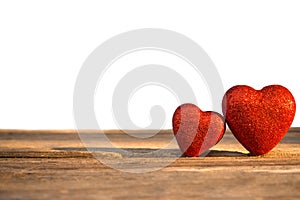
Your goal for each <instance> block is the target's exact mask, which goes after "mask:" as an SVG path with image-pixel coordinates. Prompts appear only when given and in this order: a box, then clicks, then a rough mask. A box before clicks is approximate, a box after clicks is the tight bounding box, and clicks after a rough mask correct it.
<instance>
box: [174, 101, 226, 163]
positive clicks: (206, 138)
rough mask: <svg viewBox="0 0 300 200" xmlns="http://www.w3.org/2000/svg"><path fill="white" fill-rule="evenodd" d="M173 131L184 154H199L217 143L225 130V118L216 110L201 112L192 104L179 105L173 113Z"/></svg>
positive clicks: (191, 155) (192, 155)
mask: <svg viewBox="0 0 300 200" xmlns="http://www.w3.org/2000/svg"><path fill="white" fill-rule="evenodd" d="M172 124H173V132H174V135H175V137H176V140H177V143H178V145H179V148H180V149H181V151H182V152H183V153H184V155H185V156H190V157H194V156H199V155H200V154H202V153H203V152H205V151H207V150H208V149H210V148H211V147H212V146H214V145H215V144H217V143H218V142H219V141H220V140H221V139H222V137H223V135H224V132H225V128H226V126H225V120H224V118H223V117H222V116H221V115H220V114H219V113H216V112H211V111H209V112H203V111H201V110H200V109H199V108H198V107H197V106H196V105H194V104H183V105H181V106H179V107H178V108H177V109H176V110H175V112H174V115H173V120H172Z"/></svg>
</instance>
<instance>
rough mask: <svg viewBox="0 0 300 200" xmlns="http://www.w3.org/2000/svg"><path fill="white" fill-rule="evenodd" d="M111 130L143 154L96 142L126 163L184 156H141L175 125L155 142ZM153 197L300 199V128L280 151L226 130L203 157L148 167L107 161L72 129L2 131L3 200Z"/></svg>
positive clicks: (173, 150)
mask: <svg viewBox="0 0 300 200" xmlns="http://www.w3.org/2000/svg"><path fill="white" fill-rule="evenodd" d="M149 132H151V131H136V133H140V134H145V135H147V134H148V133H149ZM105 133H106V134H107V137H109V139H110V140H111V141H112V143H113V144H114V145H115V146H117V147H119V148H123V149H125V150H127V151H130V152H133V153H137V155H138V156H126V155H125V156H124V155H119V153H118V152H114V151H113V150H109V149H108V150H106V151H104V152H103V151H102V150H101V146H100V147H99V146H95V147H97V148H98V149H97V148H96V149H95V155H96V154H97V153H98V154H100V155H101V156H104V157H106V158H109V159H110V158H111V159H112V160H117V162H118V163H119V165H118V167H119V168H120V169H127V168H128V167H129V168H130V166H133V168H134V167H136V165H134V163H135V164H136V163H149V166H150V167H151V166H152V165H151V164H153V163H164V162H165V163H168V162H169V161H170V159H171V157H172V156H175V157H176V156H180V151H179V150H178V146H177V145H176V144H173V146H172V145H171V147H170V148H168V149H165V150H164V151H162V152H161V154H151V153H150V154H147V156H140V155H144V154H143V153H144V152H151V151H153V150H156V149H159V148H162V147H164V146H165V145H166V144H168V142H169V141H170V140H171V139H172V138H173V135H172V132H171V131H170V130H166V131H162V132H160V133H158V134H157V135H156V136H155V137H152V138H151V139H149V140H140V139H135V138H132V137H130V136H128V135H126V134H125V133H123V132H121V131H113V130H112V131H105ZM84 134H86V135H88V136H93V134H94V135H97V134H99V133H98V132H97V131H85V132H84ZM110 151H111V152H110ZM134 155H135V154H134ZM169 155H170V158H169ZM172 159H173V158H172ZM172 159H171V160H172ZM150 170H151V169H150ZM154 198H155V199H183V198H185V199H211V198H213V199H300V129H299V128H292V129H291V130H290V131H289V133H287V135H286V136H285V138H284V139H283V140H282V141H281V143H280V144H279V145H278V146H277V147H276V148H275V149H273V150H272V151H271V152H270V153H269V154H267V155H264V156H258V157H256V156H249V155H248V152H247V151H246V150H245V149H244V148H243V147H242V146H241V145H240V144H239V143H238V142H237V140H236V139H235V138H234V137H233V135H232V134H231V133H230V132H227V133H226V134H225V136H224V138H223V139H222V140H221V142H220V143H219V144H217V145H216V146H215V147H214V148H213V149H212V151H210V152H209V154H208V155H206V156H205V157H197V158H186V157H179V158H178V159H176V160H174V161H173V162H171V163H170V164H169V165H168V166H166V167H164V168H161V169H159V170H156V171H152V172H148V173H126V172H123V171H119V170H116V169H112V168H110V167H107V166H106V165H104V164H102V163H101V162H100V161H99V160H97V159H96V158H95V157H94V155H93V154H91V153H90V152H89V151H87V150H86V149H85V147H84V145H83V144H82V142H81V140H80V137H79V136H78V134H77V132H76V131H74V130H56V131H55V130H53V131H51V130H44V131H39V130H36V131H33V130H27V131H25V130H0V199H154Z"/></svg>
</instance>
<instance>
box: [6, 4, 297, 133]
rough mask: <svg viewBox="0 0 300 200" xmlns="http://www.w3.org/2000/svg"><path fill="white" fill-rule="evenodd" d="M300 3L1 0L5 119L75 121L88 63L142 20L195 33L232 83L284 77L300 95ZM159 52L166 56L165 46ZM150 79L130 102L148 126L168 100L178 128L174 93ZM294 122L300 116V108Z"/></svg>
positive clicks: (204, 100)
mask: <svg viewBox="0 0 300 200" xmlns="http://www.w3.org/2000/svg"><path fill="white" fill-rule="evenodd" d="M299 11H300V1H288V0H282V1H274V0H270V1H262V0H258V1H254V0H252V1H241V0H237V1H213V0H211V1H205V2H204V1H199V0H195V1H192V0H190V1H175V0H170V1H167V0H164V1H162V0H157V1H156V0H151V1H141V0H136V1H130V0H128V1H113V0H110V1H106V2H101V1H74V0H72V1H61V0H60V1H1V2H0V92H1V93H0V94H1V96H0V127H1V128H26V129H68V128H74V127H75V125H74V121H73V90H74V83H75V81H76V77H77V74H78V72H79V70H80V68H81V65H82V63H83V62H84V61H85V59H86V58H87V56H88V55H89V54H90V53H91V52H92V51H93V50H94V49H95V48H96V47H97V46H98V45H100V44H101V43H102V42H104V41H105V40H107V39H109V38H111V37H113V36H115V35H117V34H120V33H122V32H125V31H130V30H133V29H139V28H163V29H169V30H173V31H176V32H179V33H181V34H184V35H186V36H187V37H189V38H190V39H192V40H194V41H195V42H197V43H198V44H199V45H200V46H201V47H202V48H203V49H204V50H205V51H206V52H207V53H208V55H209V56H210V58H211V59H212V60H213V62H214V63H215V65H216V67H217V69H218V71H219V74H220V76H221V78H222V81H223V85H224V88H225V90H227V89H229V88H230V87H231V86H233V85H237V84H247V85H250V86H252V87H254V88H256V89H261V88H262V87H263V86H266V85H269V84H281V85H283V86H285V87H287V88H288V89H290V91H291V92H292V93H293V94H294V97H295V99H296V101H298V102H299V101H300V85H299V74H298V68H299V67H300V12H299ZM151 56H152V57H153V59H156V60H155V62H156V63H159V62H164V61H163V60H164V58H161V57H162V55H149V57H151ZM136 57H137V56H136ZM137 58H138V57H137ZM159 59H162V60H159ZM174 59H175V58H174ZM124 62H125V61H124ZM168 62H169V63H172V61H168ZM138 63H139V62H138ZM145 64H146V63H145ZM169 67H172V66H169ZM174 68H176V67H175V66H174ZM177 68H178V66H177ZM187 79H189V77H187ZM190 79H193V78H192V75H191V77H190ZM115 81H117V80H115ZM190 81H191V82H193V81H196V80H190ZM199 81H200V84H201V82H203V81H202V80H201V78H200V79H199ZM194 87H195V86H194ZM144 89H145V90H146V91H147V92H145V90H144V92H143V91H142V90H140V91H139V92H137V93H136V95H135V96H133V97H132V102H131V103H130V104H129V111H130V116H131V117H132V119H133V121H134V122H135V123H136V124H138V125H140V126H141V127H143V126H146V125H147V123H149V116H148V114H149V106H150V105H151V103H152V102H155V104H161V105H162V106H165V109H166V114H167V121H166V126H165V127H164V128H170V118H171V117H172V114H173V111H174V109H175V108H176V106H178V104H177V101H176V99H175V98H174V97H173V96H172V95H170V93H169V92H168V91H164V90H163V89H162V88H157V87H156V88H155V87H152V88H151V87H150V88H144ZM110 90H113V88H110ZM149 93H150V97H149V96H147V95H146V96H147V98H143V97H144V95H145V94H148V95H149ZM158 94H159V95H158ZM104 96H108V95H107V94H105V95H104ZM158 96H159V97H161V98H158ZM197 96H198V97H199V99H200V100H199V106H200V107H201V108H202V109H203V110H206V109H209V108H210V106H211V105H210V103H209V102H210V101H209V95H208V94H207V91H205V88H204V89H201V87H200V88H199V90H197ZM97 98H98V97H97V95H96V99H97ZM145 99H148V100H145ZM159 99H161V100H162V101H161V102H159V101H158V100H159ZM107 103H108V105H109V101H107ZM145 105H147V106H145ZM95 107H96V113H97V116H98V119H99V120H101V116H105V117H104V118H105V119H107V121H104V122H103V121H101V124H102V127H101V128H117V126H116V125H115V124H114V123H113V120H110V119H111V113H110V112H109V110H108V111H101V112H98V111H97V106H95ZM105 119H104V120H105ZM138 119H140V120H138ZM136 120H137V121H136ZM147 120H148V121H147ZM293 126H300V112H298V113H297V114H296V118H295V120H294V123H293Z"/></svg>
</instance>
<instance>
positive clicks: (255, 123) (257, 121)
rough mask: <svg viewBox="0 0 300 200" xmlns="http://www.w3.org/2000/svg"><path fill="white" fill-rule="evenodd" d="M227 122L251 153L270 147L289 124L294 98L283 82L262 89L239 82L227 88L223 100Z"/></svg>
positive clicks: (293, 113) (291, 120) (275, 143)
mask: <svg viewBox="0 0 300 200" xmlns="http://www.w3.org/2000/svg"><path fill="white" fill-rule="evenodd" d="M222 108H223V114H224V116H225V118H226V122H227V124H228V126H229V128H230V130H231V131H232V133H233V134H234V136H235V137H236V138H237V140H238V141H239V142H240V143H241V144H242V145H243V146H244V147H245V148H246V149H247V150H248V151H249V152H250V153H252V154H255V155H262V154H266V153H268V152H269V151H271V150H272V149H273V148H274V147H275V146H276V145H277V144H278V143H279V142H280V140H281V139H282V138H283V137H284V135H285V134H286V132H287V131H288V129H289V128H290V126H291V124H292V122H293V119H294V116H295V112H296V102H295V99H294V97H293V95H292V93H291V92H290V91H289V90H288V89H286V88H285V87H283V86H280V85H270V86H266V87H264V88H263V89H262V90H255V89H253V88H251V87H249V86H245V85H240V86H234V87H232V88H230V89H229V90H228V91H227V92H226V94H225V95H224V98H223V102H222Z"/></svg>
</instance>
